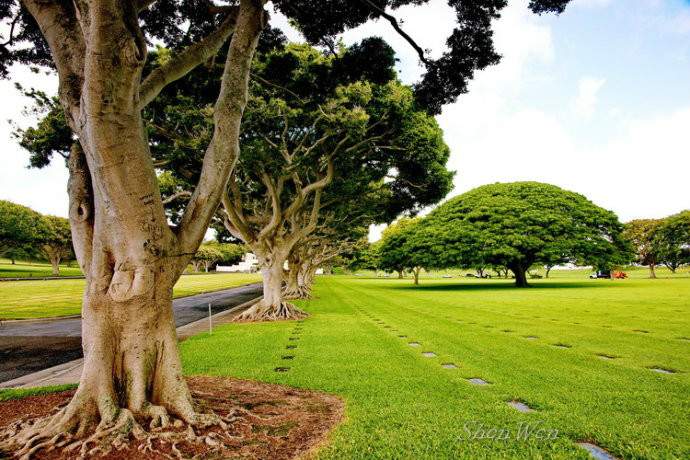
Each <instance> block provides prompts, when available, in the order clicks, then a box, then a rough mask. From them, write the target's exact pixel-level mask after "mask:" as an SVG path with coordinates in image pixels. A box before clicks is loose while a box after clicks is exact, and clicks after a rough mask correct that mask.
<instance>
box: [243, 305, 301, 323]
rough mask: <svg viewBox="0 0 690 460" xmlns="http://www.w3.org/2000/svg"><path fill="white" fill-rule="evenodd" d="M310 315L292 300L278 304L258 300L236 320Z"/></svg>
mask: <svg viewBox="0 0 690 460" xmlns="http://www.w3.org/2000/svg"><path fill="white" fill-rule="evenodd" d="M307 316H309V315H308V314H307V313H306V312H305V311H303V310H301V309H300V308H298V307H296V306H295V305H293V304H291V303H290V302H280V303H279V304H277V305H270V304H266V303H264V301H263V300H262V301H260V302H257V303H256V304H254V305H253V306H252V307H250V308H249V309H248V310H246V311H244V312H242V314H241V315H239V316H238V317H237V319H236V320H235V321H237V322H253V321H282V320H292V319H302V318H306V317H307Z"/></svg>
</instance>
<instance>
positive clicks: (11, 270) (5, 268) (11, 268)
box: [0, 259, 82, 278]
mask: <svg viewBox="0 0 690 460" xmlns="http://www.w3.org/2000/svg"><path fill="white" fill-rule="evenodd" d="M72 265H73V267H68V266H67V265H66V264H61V265H60V276H82V272H81V269H80V268H79V266H78V265H77V263H76V262H73V264H72ZM52 273H53V267H52V266H51V265H50V264H49V263H47V262H26V261H20V260H18V261H16V263H14V264H13V263H12V262H11V261H10V260H8V259H0V278H29V277H34V278H36V277H43V276H50V275H51V274H52Z"/></svg>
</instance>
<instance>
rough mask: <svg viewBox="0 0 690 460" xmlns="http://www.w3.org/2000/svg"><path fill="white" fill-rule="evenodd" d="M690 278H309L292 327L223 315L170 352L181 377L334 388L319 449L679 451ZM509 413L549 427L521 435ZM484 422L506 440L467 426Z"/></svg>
mask: <svg viewBox="0 0 690 460" xmlns="http://www.w3.org/2000/svg"><path fill="white" fill-rule="evenodd" d="M688 281H689V280H688V279H687V278H686V279H668V280H667V279H660V280H644V279H629V280H616V281H609V280H588V279H581V277H579V276H577V277H576V278H571V279H565V278H561V279H553V280H538V281H534V282H533V284H534V287H532V288H530V289H515V288H513V287H511V285H510V283H511V282H510V281H506V280H502V281H497V280H464V279H463V280H459V279H452V280H436V281H423V283H422V285H421V286H419V287H414V286H413V285H412V284H411V281H410V280H409V279H405V280H397V279H372V278H365V277H339V276H333V277H319V279H318V282H317V287H318V289H317V292H316V295H318V296H319V297H320V299H316V300H311V301H302V302H300V306H302V307H303V308H304V309H306V310H307V311H308V312H310V313H311V316H310V317H309V318H307V319H305V320H303V322H301V323H300V324H301V325H302V326H303V329H302V332H301V334H300V335H293V331H294V329H295V327H296V324H295V322H278V323H259V324H232V325H227V326H221V327H219V328H217V329H216V330H214V333H213V336H209V335H208V334H201V335H199V336H196V337H193V338H191V339H189V340H187V341H186V342H184V343H182V345H181V351H182V358H183V362H184V366H185V370H186V372H187V373H189V374H210V375H222V376H233V377H239V378H246V379H255V380H261V381H269V382H275V383H280V384H285V385H292V386H296V387H301V388H309V389H315V390H320V391H325V392H328V393H334V394H338V395H340V396H342V397H343V398H344V399H345V400H346V401H347V419H346V421H345V423H344V424H342V425H341V426H340V427H338V428H337V429H336V431H335V432H334V434H333V436H332V442H331V443H330V444H329V445H328V446H327V447H325V448H324V449H323V450H322V451H321V452H320V455H319V457H320V458H322V459H338V460H340V459H367V460H368V459H378V458H382V459H383V458H385V459H415V460H417V459H443V458H448V459H451V458H452V459H456V458H464V459H502V458H519V459H540V458H558V459H574V458H581V459H585V458H588V453H587V452H585V451H584V450H582V449H580V448H578V447H575V446H574V442H575V441H580V440H590V439H591V440H596V442H597V443H598V444H600V445H601V446H603V447H605V448H607V449H609V450H610V451H611V452H612V453H613V454H615V455H616V456H619V457H621V458H626V459H628V458H648V459H651V458H654V459H671V458H690V417H688V413H690V397H688V395H689V394H690V341H684V340H681V338H690V321H689V319H688V318H690V295H689V294H690V283H689V282H688ZM375 320H379V321H380V322H377V321H375ZM386 326H390V328H387V327H386ZM393 330H396V331H398V332H395V333H394V332H392V331H393ZM400 335H405V336H406V337H404V338H401V337H399V336H400ZM528 336H532V337H536V338H535V339H528V338H526V337H528ZM290 337H298V338H299V340H295V341H293V340H289V338H290ZM409 342H417V343H420V344H421V346H420V347H413V346H410V345H409ZM556 344H564V345H567V346H568V347H569V348H558V347H556V346H555V345H556ZM288 345H297V348H296V349H286V346H288ZM423 352H433V353H435V354H436V355H437V356H436V357H424V356H423ZM291 355H292V356H294V358H293V359H289V360H286V359H282V357H283V356H291ZM598 355H607V356H611V357H615V359H604V358H602V357H600V356H598ZM445 363H453V364H454V365H456V366H457V368H454V369H447V368H444V367H442V364H445ZM276 367H290V370H289V371H288V372H275V368H276ZM651 367H661V368H665V369H671V370H675V371H676V372H677V373H676V374H673V375H666V374H661V373H657V372H653V371H651V370H649V369H648V368H651ZM469 378H481V379H484V380H485V381H487V382H490V383H491V385H490V386H475V385H473V384H471V383H469V382H468V380H467V379H469ZM511 400H519V401H523V402H525V403H527V404H528V405H529V406H530V407H532V408H533V409H535V411H534V412H529V413H521V412H518V411H517V410H515V409H513V408H511V407H508V406H507V405H506V404H505V403H506V401H511ZM521 423H523V424H524V423H528V424H530V425H529V426H531V427H534V426H535V425H538V426H539V427H542V428H546V429H548V430H557V432H558V435H557V436H555V437H554V439H537V438H535V437H531V438H529V439H527V440H517V439H515V437H516V432H517V431H518V429H519V427H520V424H521ZM480 424H481V428H482V429H483V430H484V431H485V432H487V433H489V430H490V429H499V430H509V431H510V433H509V439H506V440H491V439H474V440H465V439H463V438H466V437H468V431H467V430H468V429H469V430H470V431H471V432H472V433H473V434H475V433H477V430H478V429H479V428H480ZM522 426H523V427H524V426H525V425H522ZM504 436H505V435H504Z"/></svg>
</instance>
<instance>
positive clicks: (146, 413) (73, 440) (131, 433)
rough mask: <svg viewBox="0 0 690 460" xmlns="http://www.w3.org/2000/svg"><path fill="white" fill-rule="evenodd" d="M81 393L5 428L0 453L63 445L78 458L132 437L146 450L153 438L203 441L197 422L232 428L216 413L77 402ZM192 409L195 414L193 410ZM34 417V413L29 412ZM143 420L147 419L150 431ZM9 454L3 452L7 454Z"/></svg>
mask: <svg viewBox="0 0 690 460" xmlns="http://www.w3.org/2000/svg"><path fill="white" fill-rule="evenodd" d="M75 401H79V398H78V396H75V399H73V400H72V402H70V404H68V405H67V406H66V407H64V408H63V409H61V410H60V411H59V412H58V413H57V414H55V415H52V416H48V417H44V418H42V419H39V420H35V419H28V418H23V419H20V420H19V421H17V422H14V423H13V424H11V425H10V426H9V427H8V428H7V429H5V430H4V431H3V432H2V433H0V454H2V453H3V452H12V453H13V456H12V458H16V459H19V460H30V459H31V458H33V455H34V454H35V453H36V452H38V451H41V450H45V451H52V450H55V449H61V450H63V451H65V452H70V453H73V455H74V458H77V459H79V460H81V459H91V458H94V457H95V456H96V455H99V456H103V455H106V454H108V453H109V452H111V451H112V450H113V449H117V450H119V449H122V448H125V447H127V446H128V445H129V443H130V441H131V440H132V439H135V440H137V441H143V442H144V446H145V447H144V448H143V449H142V451H143V452H146V451H147V450H148V451H150V452H155V451H156V449H155V447H154V445H153V444H152V443H153V441H158V442H159V443H166V442H167V443H170V444H171V445H175V444H176V443H181V442H191V443H198V444H203V443H204V441H205V439H204V438H203V437H198V436H196V434H195V432H194V428H207V427H210V426H214V425H218V426H220V427H221V428H222V429H224V430H226V429H227V428H228V426H227V424H226V421H229V420H227V419H225V418H223V417H220V416H217V415H215V414H197V413H194V414H188V415H187V416H184V417H183V418H185V419H187V420H185V421H183V420H182V419H180V418H174V417H172V416H170V415H169V413H168V411H167V410H166V409H165V408H163V407H162V406H154V405H150V404H149V405H147V406H145V409H143V410H141V411H137V413H136V414H135V413H134V412H132V411H131V410H129V409H126V408H123V407H118V406H116V405H113V404H110V403H107V402H105V403H103V402H102V403H101V404H100V405H102V406H105V407H107V409H104V408H101V409H98V408H97V407H96V404H95V403H91V404H86V405H83V404H75ZM189 415H191V417H190V416H189ZM29 417H30V416H29ZM140 421H142V422H143V421H148V422H149V429H150V431H147V430H146V429H145V428H144V427H143V426H142V425H141V424H140ZM185 424H186V425H187V427H188V428H187V430H186V431H170V432H163V431H160V430H161V429H165V428H170V427H175V428H181V427H183V426H184V425H185ZM3 458H4V457H3Z"/></svg>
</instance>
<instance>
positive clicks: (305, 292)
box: [282, 287, 314, 300]
mask: <svg viewBox="0 0 690 460" xmlns="http://www.w3.org/2000/svg"><path fill="white" fill-rule="evenodd" d="M282 295H283V298H284V299H290V300H300V299H302V300H304V299H313V298H314V297H313V296H312V295H311V294H309V289H307V288H304V287H298V288H289V289H284V290H283V294H282Z"/></svg>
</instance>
